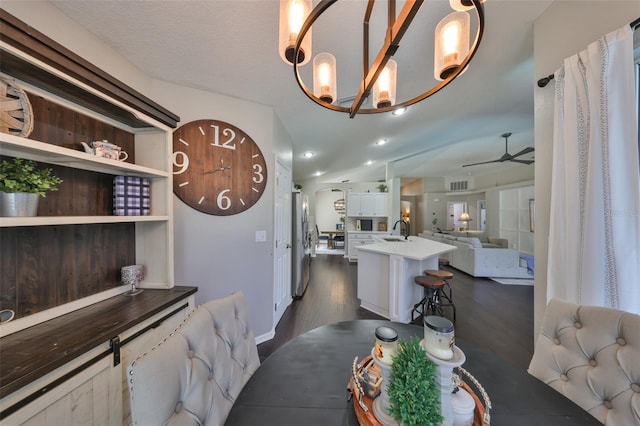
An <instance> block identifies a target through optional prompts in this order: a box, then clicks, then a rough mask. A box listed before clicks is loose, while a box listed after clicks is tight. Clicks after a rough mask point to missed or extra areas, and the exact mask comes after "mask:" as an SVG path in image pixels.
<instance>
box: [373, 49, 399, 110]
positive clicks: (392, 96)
mask: <svg viewBox="0 0 640 426" xmlns="http://www.w3.org/2000/svg"><path fill="white" fill-rule="evenodd" d="M397 76H398V64H397V63H396V61H394V60H393V59H389V61H388V62H387V65H385V66H384V69H383V70H382V72H381V73H380V75H379V76H378V79H377V80H376V82H375V83H374V85H373V100H372V103H373V106H374V108H385V107H390V106H392V105H395V103H396V80H397Z"/></svg>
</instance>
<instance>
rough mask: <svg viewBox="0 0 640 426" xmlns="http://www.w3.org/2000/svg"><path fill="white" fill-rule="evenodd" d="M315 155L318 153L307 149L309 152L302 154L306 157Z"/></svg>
mask: <svg viewBox="0 0 640 426" xmlns="http://www.w3.org/2000/svg"><path fill="white" fill-rule="evenodd" d="M314 155H316V154H315V153H313V152H311V151H307V152H305V153H304V154H302V156H303V157H304V158H311V157H313V156H314Z"/></svg>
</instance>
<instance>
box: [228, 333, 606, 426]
mask: <svg viewBox="0 0 640 426" xmlns="http://www.w3.org/2000/svg"><path fill="white" fill-rule="evenodd" d="M380 326H389V327H392V328H393V329H395V330H396V331H397V333H398V338H399V340H400V341H404V340H408V339H410V338H412V337H419V338H422V337H423V336H424V331H423V328H422V327H420V326H416V325H413V324H403V323H398V322H391V321H386V320H354V321H344V322H337V323H333V324H329V325H324V326H321V327H318V328H316V329H313V330H310V331H308V332H306V333H303V334H301V335H299V336H297V337H295V338H293V339H292V340H290V341H289V342H287V343H285V344H284V345H283V346H281V347H280V348H278V349H277V350H276V351H275V352H274V353H272V354H271V355H270V356H269V357H267V358H266V359H265V360H264V361H263V362H262V364H261V366H260V367H259V368H258V369H257V370H256V371H255V372H254V374H253V376H252V377H251V378H250V379H249V380H248V382H247V383H246V384H245V386H244V388H243V389H242V391H241V392H240V394H239V395H238V397H237V398H236V401H235V403H234V404H233V407H232V409H231V411H230V413H229V416H228V417H227V420H226V423H225V425H227V426H247V425H260V426H270V425H273V426H294V425H295V426H300V425H304V426H315V425H323V426H327V425H329V426H334V425H335V426H358V425H359V423H358V419H357V417H356V413H355V410H354V406H353V401H350V400H348V399H347V396H348V391H347V384H348V382H349V378H350V374H351V367H352V364H353V360H354V358H355V357H358V359H359V360H361V359H362V358H364V357H365V356H367V355H369V354H370V353H371V349H372V347H373V345H374V341H375V330H376V328H377V327H380ZM455 345H456V346H457V347H458V348H459V349H460V350H462V351H463V352H464V354H465V357H466V361H465V362H464V364H463V365H462V367H463V368H464V369H466V370H467V371H468V372H469V373H471V374H472V375H473V376H474V377H475V378H476V379H477V380H478V381H479V383H480V384H481V385H482V386H483V387H484V389H485V390H486V392H487V394H488V396H489V398H490V400H491V409H490V410H489V414H490V424H491V425H496V426H500V425H505V426H507V425H508V426H514V425H518V426H528V425H531V426H541V425H554V426H562V425H576V426H577V425H580V426H587V425H600V423H599V422H598V421H597V420H596V419H595V418H594V417H592V416H591V415H590V414H588V413H587V412H586V411H584V410H583V409H582V408H580V407H579V406H578V405H576V404H575V403H573V402H572V401H571V400H569V399H567V398H566V397H565V396H563V395H562V394H560V393H559V392H557V391H555V390H554V389H552V388H551V387H549V386H547V385H546V384H544V383H543V382H541V381H539V380H538V379H536V378H535V377H533V376H531V375H529V374H528V373H527V371H525V370H523V369H521V368H517V367H515V366H514V365H511V364H509V363H508V362H506V361H504V360H502V359H500V358H499V357H498V356H496V354H494V353H492V352H490V351H488V350H486V349H484V348H481V347H479V346H476V345H473V344H471V343H468V342H465V341H463V340H462V339H456V340H455Z"/></svg>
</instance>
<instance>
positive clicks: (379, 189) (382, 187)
mask: <svg viewBox="0 0 640 426" xmlns="http://www.w3.org/2000/svg"><path fill="white" fill-rule="evenodd" d="M376 188H378V191H380V192H387V185H385V184H384V183H381V184H380V185H378V186H376Z"/></svg>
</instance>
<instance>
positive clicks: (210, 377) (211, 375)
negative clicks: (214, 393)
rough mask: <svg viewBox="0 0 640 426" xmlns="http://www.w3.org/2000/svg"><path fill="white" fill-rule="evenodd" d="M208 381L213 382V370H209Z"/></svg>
mask: <svg viewBox="0 0 640 426" xmlns="http://www.w3.org/2000/svg"><path fill="white" fill-rule="evenodd" d="M209 380H213V370H209Z"/></svg>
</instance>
